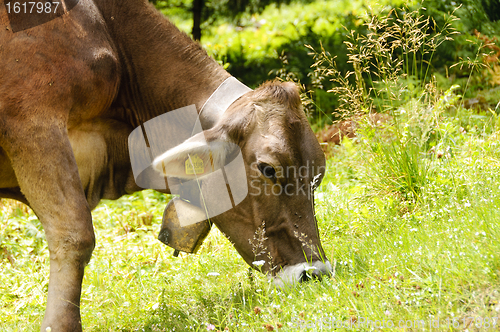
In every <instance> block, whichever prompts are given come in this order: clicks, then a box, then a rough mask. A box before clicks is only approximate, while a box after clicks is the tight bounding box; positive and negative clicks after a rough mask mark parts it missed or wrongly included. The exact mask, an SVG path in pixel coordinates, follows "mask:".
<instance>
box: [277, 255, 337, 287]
mask: <svg viewBox="0 0 500 332" xmlns="http://www.w3.org/2000/svg"><path fill="white" fill-rule="evenodd" d="M333 273H334V271H333V269H332V265H331V264H330V262H329V261H325V262H322V261H314V262H312V263H306V262H304V263H299V264H295V265H287V266H285V267H284V268H283V269H281V271H280V272H278V274H277V275H276V276H275V277H274V284H275V285H276V286H277V287H279V288H283V287H285V286H292V285H294V284H297V283H300V282H304V281H309V280H311V279H318V280H321V279H322V277H323V276H332V275H333Z"/></svg>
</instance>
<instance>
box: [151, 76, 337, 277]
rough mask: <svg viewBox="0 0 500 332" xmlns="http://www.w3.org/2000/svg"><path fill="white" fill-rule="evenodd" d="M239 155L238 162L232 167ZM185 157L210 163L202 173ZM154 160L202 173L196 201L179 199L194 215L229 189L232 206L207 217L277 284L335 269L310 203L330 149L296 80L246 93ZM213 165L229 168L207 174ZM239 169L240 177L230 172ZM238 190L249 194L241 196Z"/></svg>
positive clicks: (180, 171) (176, 170) (178, 171)
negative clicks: (238, 166) (309, 118)
mask: <svg viewBox="0 0 500 332" xmlns="http://www.w3.org/2000/svg"><path fill="white" fill-rule="evenodd" d="M238 157H239V158H240V159H241V161H242V162H241V170H240V171H232V170H228V165H235V164H237V160H238ZM187 160H191V161H193V160H194V161H193V162H192V163H189V165H191V166H192V167H195V166H194V165H193V163H194V164H196V160H201V161H200V162H199V165H198V166H196V167H198V168H199V167H200V165H202V166H201V167H202V168H206V169H203V170H202V169H200V171H201V172H202V173H203V174H201V175H197V174H195V173H197V172H196V170H195V168H193V172H187V169H186V167H187V165H188V164H187V163H186V161H187ZM153 165H154V167H155V168H156V169H157V170H158V171H160V172H163V173H164V174H166V175H167V176H173V177H177V178H181V179H184V180H192V179H194V178H197V181H196V186H198V185H199V186H200V188H201V192H202V193H203V194H202V195H200V196H202V197H196V198H194V199H193V198H191V199H189V201H190V204H191V205H192V209H191V208H190V207H189V206H190V204H184V205H183V207H182V208H183V209H184V210H186V209H187V210H189V211H188V212H187V215H191V216H194V218H197V217H196V216H199V215H200V211H201V212H203V210H205V212H206V213H207V214H209V215H210V214H211V211H207V209H208V210H210V209H211V208H210V207H211V206H217V204H218V202H219V201H221V200H223V199H224V197H225V196H226V195H227V192H228V191H229V195H230V196H231V195H232V199H231V203H232V208H230V209H224V211H225V212H222V213H220V214H217V213H212V214H211V215H215V216H214V217H212V218H210V220H211V221H212V222H213V223H215V224H216V225H217V227H218V228H219V229H220V230H221V231H222V232H223V233H224V234H225V235H226V236H227V237H228V238H229V240H230V241H231V242H232V243H233V244H234V246H235V248H236V250H237V251H238V252H239V253H240V255H241V256H242V257H243V259H244V260H245V261H246V262H247V263H248V264H249V265H250V266H254V265H255V264H254V262H256V261H264V262H265V263H264V265H263V266H262V267H261V269H262V271H263V272H267V273H270V274H272V275H274V276H275V280H276V283H277V284H282V283H294V282H300V281H303V280H307V279H308V278H309V276H321V275H324V274H329V273H330V272H331V265H330V263H329V262H328V261H327V260H326V257H325V253H324V251H323V248H322V246H321V243H320V239H319V234H318V229H317V223H316V219H315V216H314V203H313V190H314V188H315V187H316V186H317V185H318V184H319V183H320V182H321V179H322V177H323V173H324V171H325V157H324V154H323V152H322V150H321V148H320V146H319V143H318V141H317V140H316V138H315V136H314V134H313V132H312V130H311V128H310V126H309V123H308V121H307V119H306V117H305V114H304V112H303V110H302V107H301V102H300V97H299V94H298V91H297V87H296V86H295V85H294V84H291V83H277V82H271V83H266V84H264V85H263V86H261V87H259V88H258V89H256V90H255V91H251V92H248V93H246V94H244V95H243V96H242V97H241V98H239V99H238V100H237V101H236V102H234V103H233V104H232V105H231V106H230V107H229V108H228V109H227V111H226V112H225V113H224V114H223V115H222V116H221V117H220V119H219V120H218V122H217V123H216V124H215V125H214V126H213V127H212V128H210V129H208V130H205V131H203V132H202V133H199V134H197V135H195V136H193V137H192V138H190V139H189V140H187V141H186V142H184V143H182V144H181V145H179V146H177V147H175V148H173V149H171V150H170V151H167V152H166V153H165V154H163V155H161V156H159V157H158V158H156V159H155V161H154V163H153ZM210 168H211V170H212V171H214V170H215V171H216V170H219V169H224V168H225V172H224V173H221V174H220V176H219V180H217V177H215V178H210V175H207V174H211V173H210ZM186 173H189V174H186ZM238 174H239V176H240V178H241V179H240V181H239V182H235V181H234V179H231V178H234V177H235V176H238ZM245 177H246V179H245ZM220 179H222V180H220ZM224 179H225V182H224ZM228 180H229V181H228ZM241 180H243V181H241ZM217 181H218V183H217V184H216V183H215V182H217ZM220 183H223V184H224V185H223V186H222V187H221V186H220ZM225 183H229V184H230V185H227V186H225ZM235 183H238V184H235ZM238 193H245V194H246V196H242V197H241V199H242V201H241V202H239V201H240V199H239V198H238V197H237V196H238ZM181 196H182V195H181ZM238 203H239V204H238ZM180 206H181V205H179V207H180ZM178 212H179V211H178ZM183 213H184V214H185V215H186V212H185V211H184V212H183ZM198 219H199V217H198Z"/></svg>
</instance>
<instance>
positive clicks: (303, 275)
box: [299, 271, 311, 282]
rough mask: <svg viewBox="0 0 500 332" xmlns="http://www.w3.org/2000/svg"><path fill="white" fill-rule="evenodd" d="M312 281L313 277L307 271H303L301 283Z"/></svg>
mask: <svg viewBox="0 0 500 332" xmlns="http://www.w3.org/2000/svg"><path fill="white" fill-rule="evenodd" d="M309 280H311V277H310V276H309V275H308V274H307V271H303V272H302V273H301V274H300V278H299V282H304V281H309Z"/></svg>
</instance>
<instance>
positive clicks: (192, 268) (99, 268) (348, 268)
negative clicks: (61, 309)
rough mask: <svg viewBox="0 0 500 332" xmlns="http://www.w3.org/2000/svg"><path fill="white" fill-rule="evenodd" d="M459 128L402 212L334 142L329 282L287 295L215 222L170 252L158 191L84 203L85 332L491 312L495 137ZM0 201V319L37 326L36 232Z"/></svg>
mask: <svg viewBox="0 0 500 332" xmlns="http://www.w3.org/2000/svg"><path fill="white" fill-rule="evenodd" d="M450 121H452V122H453V118H450ZM463 135H464V136H463V137H462V139H461V141H460V142H461V143H460V146H456V147H455V148H454V156H453V157H448V158H444V159H433V161H432V162H433V163H434V167H435V168H436V169H437V172H436V174H435V176H434V177H432V178H431V179H430V180H429V182H428V184H427V185H426V186H424V187H423V188H422V193H421V201H420V202H419V203H417V204H416V205H414V206H412V207H411V208H408V207H405V205H406V204H408V202H406V201H405V200H404V199H398V197H394V196H390V195H388V196H383V195H382V196H370V197H371V198H370V199H366V198H365V197H364V195H365V194H366V193H367V192H369V190H370V181H369V177H370V176H371V173H370V169H369V168H366V165H365V164H364V163H363V160H362V159H363V156H364V154H363V153H362V150H363V149H364V145H363V144H361V143H356V142H355V141H345V144H344V145H343V146H342V147H338V148H337V149H336V150H337V152H336V154H335V155H334V156H333V157H332V158H331V159H330V160H329V161H328V173H327V175H326V178H325V180H324V181H323V183H322V185H321V186H320V188H319V190H318V193H317V207H316V213H317V217H318V220H319V226H320V233H321V237H322V239H323V244H324V247H325V250H326V252H327V256H328V259H330V260H331V261H332V262H333V261H336V263H337V264H336V277H335V278H332V279H324V280H323V281H321V282H310V283H306V284H302V285H298V286H297V287H295V288H292V289H288V290H282V291H281V290H277V289H275V288H274V287H273V286H272V285H271V284H270V283H269V281H268V279H267V278H265V276H262V275H260V274H258V273H252V275H251V276H250V274H249V272H248V267H247V266H246V264H245V263H244V262H243V260H242V259H241V258H240V257H239V256H238V254H237V253H236V251H235V250H234V249H233V248H232V246H231V244H230V243H229V241H227V240H226V239H225V238H224V237H223V236H222V235H221V233H220V232H218V231H217V230H212V232H211V234H210V235H209V237H208V238H207V239H206V240H205V243H204V245H203V246H202V248H201V250H200V253H199V254H197V255H182V254H181V256H180V257H178V258H175V257H173V256H172V250H171V249H169V248H167V247H166V246H164V245H163V244H161V243H160V242H159V241H157V240H156V235H157V233H158V230H159V225H160V218H161V215H162V211H163V209H164V207H165V205H166V199H165V197H163V196H162V195H161V194H157V193H154V192H151V191H147V192H144V193H139V194H136V195H134V196H130V197H125V198H123V199H121V200H119V201H115V202H111V201H107V202H103V203H102V204H101V205H100V206H99V207H98V208H97V209H96V210H95V211H94V212H93V214H94V219H95V228H96V237H97V246H96V249H95V251H94V255H93V258H92V260H91V262H90V264H89V266H88V267H87V269H86V275H85V280H84V286H83V293H82V318H83V324H84V326H85V329H86V331H206V330H207V327H208V328H211V326H212V325H213V326H214V328H215V329H219V330H221V331H223V330H224V329H225V328H226V327H227V328H228V329H229V330H230V331H263V330H270V329H271V328H273V329H274V330H277V328H278V327H279V326H281V328H280V330H282V331H295V330H303V331H305V330H308V329H306V327H307V326H314V328H313V329H309V330H321V326H323V330H329V328H328V326H332V325H331V324H340V323H339V322H343V323H345V324H347V322H351V324H355V323H356V322H357V324H368V323H363V322H365V321H366V320H371V321H377V322H382V321H385V322H386V323H387V322H389V321H391V322H393V323H394V324H395V325H396V326H397V324H398V322H399V321H400V320H404V322H405V324H406V323H407V321H408V322H409V321H411V322H415V321H416V320H423V321H424V322H425V324H427V325H426V326H425V329H427V330H429V324H431V322H435V320H436V319H441V320H444V321H446V319H447V318H449V319H451V321H453V318H455V320H457V321H458V322H459V323H460V324H462V323H463V322H465V323H471V319H470V318H468V317H472V320H473V321H472V322H473V323H474V322H479V321H480V319H485V318H495V317H496V318H498V316H499V314H500V312H499V311H500V305H499V304H498V300H499V299H500V294H499V290H500V285H499V276H500V263H499V262H500V257H499V256H500V243H499V239H500V227H499V222H498V220H499V219H500V209H499V207H500V180H499V179H498V176H497V174H498V168H499V165H500V164H499V161H500V152H498V148H497V145H498V143H497V141H498V140H497V136H496V133H495V132H493V134H492V135H488V136H486V137H484V136H483V135H478V134H477V133H464V134H463ZM1 207H2V208H1V211H2V212H1V216H0V218H1V219H2V225H3V226H2V232H1V239H2V242H1V243H2V254H1V258H2V260H1V261H0V271H1V272H0V280H1V282H0V285H1V286H0V287H1V307H0V317H1V323H0V328H1V329H2V331H37V330H38V326H39V324H40V323H41V319H42V317H43V311H44V301H45V294H46V291H47V277H48V258H47V250H46V244H45V241H44V239H43V232H42V230H41V228H40V225H39V222H38V221H37V220H36V219H35V218H34V216H33V215H32V214H31V213H30V212H29V211H28V210H26V209H25V208H24V207H23V206H22V205H20V204H18V203H13V202H12V201H8V200H2V204H1ZM150 222H151V224H150V225H149V223H150ZM212 272H216V273H212ZM474 319H475V321H474ZM339 320H340V321H339ZM307 324H308V325H307ZM311 324H312V325H311ZM321 324H323V325H321ZM328 324H330V325H328ZM441 324H444V323H441ZM333 326H334V325H333ZM460 326H461V327H462V328H459V329H458V330H461V329H463V325H460ZM496 326H498V324H497V325H496ZM358 327H363V326H362V325H359V326H358ZM367 329H368V328H367ZM414 330H421V329H420V328H418V329H414ZM438 330H444V328H443V325H441V328H440V329H438ZM471 330H480V329H476V328H472V329H471Z"/></svg>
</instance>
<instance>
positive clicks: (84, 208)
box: [0, 117, 95, 332]
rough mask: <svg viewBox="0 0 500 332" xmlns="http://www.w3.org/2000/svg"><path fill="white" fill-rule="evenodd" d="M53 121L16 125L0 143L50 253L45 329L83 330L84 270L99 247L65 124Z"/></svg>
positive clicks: (14, 124) (36, 121)
mask: <svg viewBox="0 0 500 332" xmlns="http://www.w3.org/2000/svg"><path fill="white" fill-rule="evenodd" d="M47 121H51V119H50V117H47V118H45V119H33V118H31V119H29V120H27V121H25V122H19V121H18V122H12V123H11V124H10V125H9V126H8V127H6V128H8V129H5V128H4V129H3V131H2V136H1V137H0V144H1V145H2V147H3V148H4V149H5V151H6V152H7V154H8V156H9V158H10V160H11V162H12V165H13V168H14V171H15V174H16V177H17V179H18V183H19V186H20V188H21V191H22V192H23V194H24V195H25V197H26V199H27V201H28V202H29V204H30V206H31V207H32V208H33V210H34V211H35V213H36V214H37V216H38V218H39V219H40V222H41V223H42V225H43V227H44V230H45V235H46V238H47V242H48V247H49V251H50V280H49V291H48V297H47V308H46V311H45V317H44V320H43V323H42V328H41V330H42V331H43V332H45V331H46V330H47V327H50V328H51V331H52V332H59V331H81V330H82V326H81V318H80V294H81V285H82V279H83V272H84V267H85V265H86V264H87V263H88V261H89V259H90V257H91V254H92V250H93V248H94V244H95V238H94V231H93V227H92V218H91V214H90V209H89V206H88V204H87V201H86V199H85V195H84V191H83V188H82V185H81V182H80V177H79V175H78V168H77V166H76V162H75V158H74V156H73V151H72V149H71V146H70V143H69V139H68V137H67V130H66V128H65V126H64V125H61V124H59V125H57V124H52V125H47V124H45V122H47Z"/></svg>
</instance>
